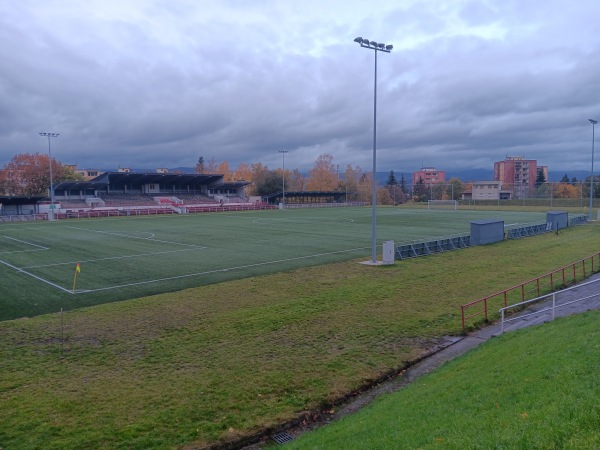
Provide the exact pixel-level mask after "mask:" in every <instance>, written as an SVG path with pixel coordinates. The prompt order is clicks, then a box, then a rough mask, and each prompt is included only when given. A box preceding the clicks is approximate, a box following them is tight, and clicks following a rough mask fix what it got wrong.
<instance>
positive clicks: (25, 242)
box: [3, 236, 48, 250]
mask: <svg viewBox="0 0 600 450" xmlns="http://www.w3.org/2000/svg"><path fill="white" fill-rule="evenodd" d="M3 237H5V238H6V239H10V240H11V241H17V242H20V243H21V244H27V245H31V246H33V247H38V248H40V249H42V250H48V247H42V246H41V245H37V244H34V243H33V242H27V241H22V240H21V239H16V238H11V237H9V236H3Z"/></svg>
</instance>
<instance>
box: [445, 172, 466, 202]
mask: <svg viewBox="0 0 600 450" xmlns="http://www.w3.org/2000/svg"><path fill="white" fill-rule="evenodd" d="M463 191H464V186H463V183H462V181H460V179H458V178H454V177H452V178H450V181H448V185H447V186H446V196H447V198H448V199H450V200H460V198H461V196H462V193H463Z"/></svg>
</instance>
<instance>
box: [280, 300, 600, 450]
mask: <svg viewBox="0 0 600 450" xmlns="http://www.w3.org/2000/svg"><path fill="white" fill-rule="evenodd" d="M599 320H600V311H593V312H588V313H586V314H582V315H579V316H572V317H568V318H563V319H559V320H557V321H555V322H553V323H550V324H544V325H542V326H537V327H533V328H530V329H524V330H519V331H518V332H514V333H509V334H505V335H503V336H501V337H499V338H497V339H494V340H492V341H490V342H488V343H486V344H484V345H482V346H480V347H479V348H477V349H475V350H473V351H471V352H469V353H468V354H467V355H464V356H463V357H460V358H458V359H456V360H453V361H451V362H449V363H447V364H445V365H444V366H443V367H442V368H440V369H439V370H438V371H436V372H435V373H433V374H431V375H429V376H427V377H423V378H421V379H419V380H417V381H416V382H414V383H413V384H411V385H410V386H407V387H406V388H404V389H402V390H401V391H399V392H396V393H394V394H391V395H387V396H385V397H382V398H380V399H378V400H377V401H376V402H375V403H373V404H372V405H370V406H369V407H367V408H366V409H365V410H363V411H360V412H359V413H357V414H355V415H352V416H348V417H345V418H344V419H342V420H340V421H339V422H337V423H335V424H332V425H330V426H327V427H324V428H322V429H320V430H317V431H315V432H314V433H310V434H307V435H305V436H303V437H301V438H300V439H299V440H297V441H295V442H292V443H290V444H289V445H287V446H286V448H287V449H290V450H292V449H293V450H304V449H312V450H317V449H361V450H366V449H391V448H419V449H466V448H468V449H528V450H529V449H531V450H533V449H582V450H583V449H585V450H588V449H592V448H600V378H599V377H598V373H599V372H600V358H599V356H598V355H600V328H599V327H598V321H599Z"/></svg>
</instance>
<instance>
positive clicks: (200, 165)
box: [196, 156, 204, 173]
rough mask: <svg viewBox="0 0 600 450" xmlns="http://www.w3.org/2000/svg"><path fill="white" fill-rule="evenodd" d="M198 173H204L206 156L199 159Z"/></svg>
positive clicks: (197, 164)
mask: <svg viewBox="0 0 600 450" xmlns="http://www.w3.org/2000/svg"><path fill="white" fill-rule="evenodd" d="M196 173H204V156H201V157H199V158H198V162H197V163H196Z"/></svg>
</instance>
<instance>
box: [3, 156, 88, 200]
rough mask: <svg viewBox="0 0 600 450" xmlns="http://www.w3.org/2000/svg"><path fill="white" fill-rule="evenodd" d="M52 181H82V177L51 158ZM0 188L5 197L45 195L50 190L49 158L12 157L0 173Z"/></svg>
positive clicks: (54, 182)
mask: <svg viewBox="0 0 600 450" xmlns="http://www.w3.org/2000/svg"><path fill="white" fill-rule="evenodd" d="M52 181H53V184H56V183H60V182H61V181H83V177H82V176H81V175H79V174H77V173H76V172H75V171H74V170H73V169H72V168H70V167H68V166H65V165H63V164H62V163H60V162H59V161H57V160H56V159H54V158H52ZM0 187H1V188H0V190H2V191H3V192H4V193H5V194H7V195H23V196H30V195H46V194H47V193H48V189H49V188H50V158H49V157H48V155H44V154H40V153H33V154H32V153H20V154H18V155H15V156H13V158H12V159H11V160H10V161H9V162H8V163H6V165H5V166H4V169H3V170H2V171H0Z"/></svg>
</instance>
